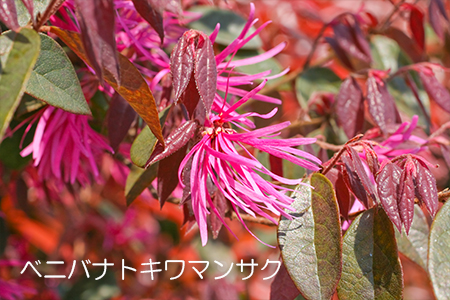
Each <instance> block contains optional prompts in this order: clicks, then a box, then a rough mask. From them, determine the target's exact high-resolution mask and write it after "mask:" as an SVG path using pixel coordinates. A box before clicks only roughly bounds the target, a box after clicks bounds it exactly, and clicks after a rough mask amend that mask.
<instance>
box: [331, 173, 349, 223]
mask: <svg viewBox="0 0 450 300" xmlns="http://www.w3.org/2000/svg"><path fill="white" fill-rule="evenodd" d="M325 176H326V177H327V178H328V179H329V180H330V182H331V183H332V184H333V186H334V190H335V192H336V198H337V201H338V204H339V212H340V213H341V215H342V216H344V218H347V217H348V212H349V210H350V202H351V198H350V192H349V190H348V188H347V185H346V184H345V180H344V177H343V175H342V173H341V172H340V171H339V170H338V169H331V170H330V171H329V172H328V173H327V174H326V175H325Z"/></svg>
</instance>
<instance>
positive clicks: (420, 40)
mask: <svg viewBox="0 0 450 300" xmlns="http://www.w3.org/2000/svg"><path fill="white" fill-rule="evenodd" d="M409 27H410V28H411V32H412V34H413V37H414V40H415V41H416V42H417V44H418V45H419V47H420V49H422V51H423V50H425V30H424V28H423V13H422V12H421V11H420V10H419V9H418V8H417V7H415V6H411V14H410V16H409Z"/></svg>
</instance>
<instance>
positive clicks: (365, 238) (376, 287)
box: [338, 207, 403, 300]
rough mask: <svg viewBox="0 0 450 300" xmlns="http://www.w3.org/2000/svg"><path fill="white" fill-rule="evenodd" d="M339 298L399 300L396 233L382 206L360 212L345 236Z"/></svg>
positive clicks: (399, 274) (400, 284) (400, 291)
mask: <svg viewBox="0 0 450 300" xmlns="http://www.w3.org/2000/svg"><path fill="white" fill-rule="evenodd" d="M342 252H343V262H344V263H343V265H342V276H341V280H340V281H339V285H338V296H339V299H340V300H344V299H351V300H357V299H361V300H368V299H383V300H384V299H402V289H403V278H402V269H401V266H400V261H399V259H398V251H397V245H396V242H395V233H394V228H393V226H392V223H391V221H390V220H389V218H388V217H387V215H386V213H385V212H384V210H382V209H378V210H377V208H376V207H375V208H371V209H369V210H366V211H365V212H364V213H362V214H360V215H359V216H358V217H357V218H356V219H355V220H354V221H353V222H352V225H351V226H350V227H349V228H348V230H347V232H346V233H345V235H344V245H343V249H342Z"/></svg>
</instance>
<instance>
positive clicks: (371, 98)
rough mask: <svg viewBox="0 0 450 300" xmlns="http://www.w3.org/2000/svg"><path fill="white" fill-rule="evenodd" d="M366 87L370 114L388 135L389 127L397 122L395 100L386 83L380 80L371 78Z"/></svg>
mask: <svg viewBox="0 0 450 300" xmlns="http://www.w3.org/2000/svg"><path fill="white" fill-rule="evenodd" d="M366 86H367V104H368V106H369V112H370V114H371V116H372V118H373V120H374V121H375V123H376V124H377V125H378V127H380V129H381V131H383V132H384V133H386V132H387V126H388V125H389V124H395V122H396V120H397V114H398V112H397V107H396V106H395V102H394V98H393V97H392V96H391V95H390V94H389V92H388V90H387V85H386V82H384V81H382V80H381V79H380V78H376V77H375V76H369V78H368V79H367V82H366Z"/></svg>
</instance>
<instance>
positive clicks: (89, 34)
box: [75, 0, 120, 85]
mask: <svg viewBox="0 0 450 300" xmlns="http://www.w3.org/2000/svg"><path fill="white" fill-rule="evenodd" d="M75 3H76V8H77V12H78V14H79V16H80V17H79V23H80V29H81V38H82V41H83V46H84V50H85V52H86V55H87V57H88V59H89V62H90V63H91V64H92V66H93V68H94V71H95V73H96V74H97V76H98V77H99V78H100V79H101V80H103V76H104V74H103V68H105V69H107V70H108V71H110V72H111V74H112V76H113V77H114V79H115V80H116V82H117V84H118V85H120V75H119V74H120V72H119V59H118V56H117V47H116V39H115V32H114V30H115V22H114V21H115V19H114V16H115V14H116V13H115V10H114V1H113V0H96V1H84V0H75Z"/></svg>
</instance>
